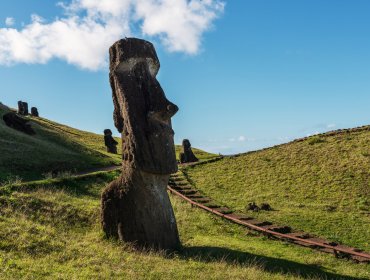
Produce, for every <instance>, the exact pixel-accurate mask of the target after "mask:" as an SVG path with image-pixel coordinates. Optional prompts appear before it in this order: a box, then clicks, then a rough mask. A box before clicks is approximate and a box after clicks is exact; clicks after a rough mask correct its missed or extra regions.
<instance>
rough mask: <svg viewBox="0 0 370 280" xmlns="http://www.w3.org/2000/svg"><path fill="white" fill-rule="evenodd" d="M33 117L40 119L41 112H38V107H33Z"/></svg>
mask: <svg viewBox="0 0 370 280" xmlns="http://www.w3.org/2000/svg"><path fill="white" fill-rule="evenodd" d="M31 115H32V116H34V117H38V116H39V110H37V108H36V107H32V108H31Z"/></svg>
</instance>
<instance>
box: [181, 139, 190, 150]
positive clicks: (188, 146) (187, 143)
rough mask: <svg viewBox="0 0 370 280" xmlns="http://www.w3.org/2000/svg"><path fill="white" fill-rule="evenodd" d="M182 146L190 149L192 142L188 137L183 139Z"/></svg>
mask: <svg viewBox="0 0 370 280" xmlns="http://www.w3.org/2000/svg"><path fill="white" fill-rule="evenodd" d="M182 146H183V147H184V149H185V150H188V149H190V148H191V144H190V141H189V140H188V139H184V140H183V141H182Z"/></svg>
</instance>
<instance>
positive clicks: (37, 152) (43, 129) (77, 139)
mask: <svg viewBox="0 0 370 280" xmlns="http://www.w3.org/2000/svg"><path fill="white" fill-rule="evenodd" d="M9 110H10V109H9V108H7V107H5V106H4V105H0V154H1V157H0V182H1V181H4V180H9V178H14V177H17V176H18V177H21V178H23V179H24V180H33V179H39V178H42V177H43V174H44V173H48V172H61V171H66V170H68V171H83V170H88V169H93V168H97V167H103V166H110V165H114V164H119V163H120V156H119V155H111V154H108V153H107V152H106V150H105V147H104V138H103V136H102V135H97V134H94V133H89V132H84V131H81V130H77V129H74V128H70V127H67V126H63V125H60V124H57V123H54V122H51V121H49V120H46V119H43V118H34V117H30V116H29V117H27V118H28V119H29V120H30V123H31V125H32V127H33V129H34V130H35V131H36V135H34V136H29V135H27V134H24V133H22V132H18V131H16V130H14V129H12V128H9V127H7V126H6V125H5V123H4V122H3V120H2V116H3V115H4V114H5V113H6V112H9Z"/></svg>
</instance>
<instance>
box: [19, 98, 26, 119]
mask: <svg viewBox="0 0 370 280" xmlns="http://www.w3.org/2000/svg"><path fill="white" fill-rule="evenodd" d="M18 114H20V115H23V116H27V115H28V103H27V102H23V101H18Z"/></svg>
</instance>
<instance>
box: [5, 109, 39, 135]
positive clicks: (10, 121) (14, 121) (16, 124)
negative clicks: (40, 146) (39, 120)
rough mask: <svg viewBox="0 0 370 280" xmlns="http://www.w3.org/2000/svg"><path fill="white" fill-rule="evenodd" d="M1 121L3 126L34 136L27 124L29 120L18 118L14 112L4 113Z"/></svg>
mask: <svg viewBox="0 0 370 280" xmlns="http://www.w3.org/2000/svg"><path fill="white" fill-rule="evenodd" d="M3 120H4V122H5V124H6V125H7V126H9V127H11V128H14V129H16V130H18V131H21V132H24V133H27V134H29V135H34V134H35V131H34V130H33V129H32V127H31V125H30V124H29V123H28V122H29V120H26V119H24V118H22V117H20V116H18V115H17V114H16V113H14V112H9V113H6V114H5V115H4V116H3Z"/></svg>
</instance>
